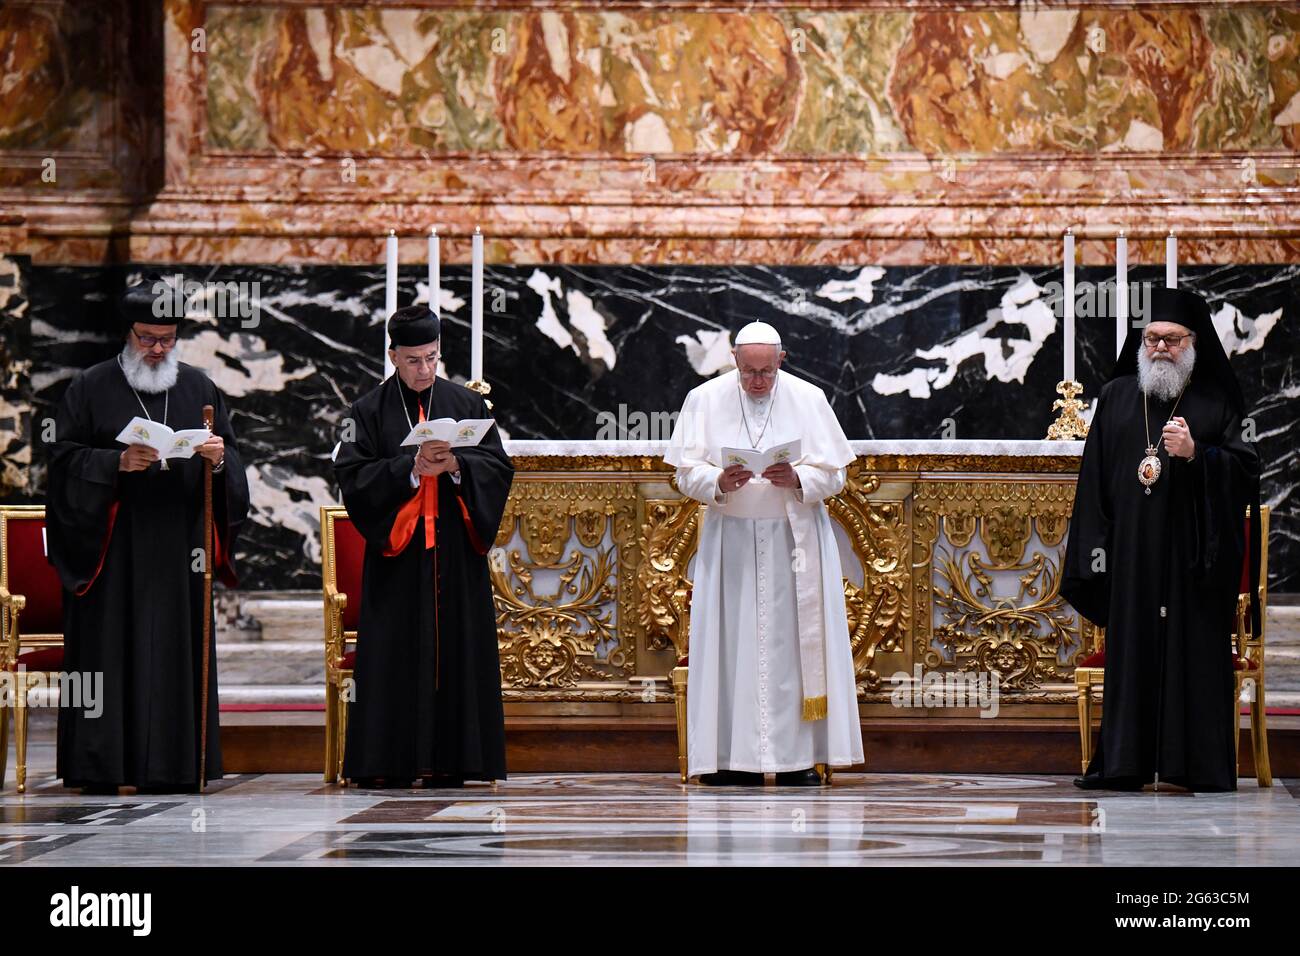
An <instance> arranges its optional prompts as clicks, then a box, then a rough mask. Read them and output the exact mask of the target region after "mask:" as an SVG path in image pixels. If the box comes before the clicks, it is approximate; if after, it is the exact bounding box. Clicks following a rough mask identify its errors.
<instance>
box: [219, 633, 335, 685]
mask: <svg viewBox="0 0 1300 956" xmlns="http://www.w3.org/2000/svg"><path fill="white" fill-rule="evenodd" d="M217 674H218V675H219V677H220V680H221V682H222V683H223V684H227V683H228V684H231V685H232V686H233V685H257V684H321V685H323V684H324V683H325V648H324V645H323V644H322V643H321V642H320V641H319V640H316V641H236V642H231V643H227V642H224V641H222V642H218V644H217Z"/></svg>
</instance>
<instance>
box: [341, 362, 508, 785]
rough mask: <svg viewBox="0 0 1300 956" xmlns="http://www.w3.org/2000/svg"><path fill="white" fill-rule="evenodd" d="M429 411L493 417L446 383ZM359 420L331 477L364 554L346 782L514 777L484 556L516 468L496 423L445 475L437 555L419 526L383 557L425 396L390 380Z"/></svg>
mask: <svg viewBox="0 0 1300 956" xmlns="http://www.w3.org/2000/svg"><path fill="white" fill-rule="evenodd" d="M427 395H428V392H427V391H426V392H421V393H420V395H419V400H420V401H425V400H426V396H427ZM403 403H405V404H406V410H405V411H403ZM431 404H432V406H433V407H432V410H429V409H426V410H425V412H426V417H427V418H429V419H435V418H452V419H456V420H460V419H465V418H491V417H492V415H491V413H490V412H489V411H488V409H487V406H486V404H485V403H484V402H483V399H482V397H481V396H480V395H478V394H477V393H476V392H472V391H470V390H469V389H467V388H463V387H462V386H460V385H456V384H454V383H452V382H448V381H446V380H445V379H441V378H440V379H437V380H436V382H435V385H434V387H433V398H432V402H431ZM408 415H409V416H410V417H409V419H408ZM348 419H349V421H350V422H351V423H352V424H353V425H354V427H355V435H352V436H349V435H347V434H344V436H343V439H344V440H343V441H341V443H340V445H339V450H338V453H337V455H336V457H335V464H334V470H335V474H336V476H337V478H338V481H339V486H340V488H341V490H342V493H343V503H344V505H345V506H346V507H347V510H348V516H349V517H350V518H351V519H352V521H353V523H354V524H355V526H356V528H357V530H358V531H359V532H360V533H361V535H362V537H364V538H365V541H366V554H365V563H364V566H363V570H362V582H361V615H360V621H359V623H358V627H357V659H356V671H355V675H354V676H355V681H356V686H355V690H356V697H355V700H354V701H353V702H352V703H351V704H350V705H349V709H348V726H347V744H346V747H345V750H344V757H343V775H344V776H345V777H347V778H349V779H352V780H357V779H365V778H373V777H383V778H385V779H387V780H414V779H415V778H416V777H420V776H427V775H444V774H445V775H451V776H460V777H463V778H465V779H467V780H469V779H474V780H503V779H505V776H506V754H505V713H504V708H503V706H502V702H501V663H500V658H499V651H498V647H497V628H496V612H495V608H494V605H493V601H492V582H491V578H490V577H489V572H488V563H487V552H488V550H489V549H490V548H491V547H492V545H493V541H494V539H495V538H496V533H497V527H498V525H499V524H500V523H501V516H502V514H503V513H504V511H505V506H506V498H507V497H508V496H509V494H510V482H511V479H512V478H513V475H514V466H513V465H511V463H510V458H509V457H508V456H507V455H506V453H505V449H504V448H503V447H502V445H501V437H500V435H499V433H498V430H497V429H496V428H491V429H489V430H488V433H487V434H486V435H485V436H484V437H483V440H482V441H481V442H480V443H479V444H478V445H477V446H475V447H473V448H456V449H453V454H454V455H455V456H456V460H457V461H458V463H459V466H460V477H461V480H460V483H459V484H456V483H455V482H454V481H453V480H452V477H451V476H450V475H448V474H441V475H439V476H438V478H437V483H438V518H437V522H436V526H437V544H436V546H435V547H433V548H432V549H427V550H426V548H425V542H424V532H423V529H422V527H418V526H417V528H416V529H415V533H414V534H413V535H412V536H411V538H410V540H409V541H408V542H407V544H406V547H405V548H404V549H403V550H402V551H401V553H400V554H397V555H395V556H393V557H385V556H384V549H385V548H386V547H387V546H388V543H389V535H390V533H391V532H392V529H393V524H394V521H395V520H396V518H397V514H398V511H399V510H400V509H401V507H402V506H403V505H405V504H406V503H407V502H408V501H410V500H411V499H412V497H414V496H415V495H416V494H417V491H416V490H415V489H413V488H412V487H411V482H410V475H411V467H412V465H413V462H414V458H415V453H416V451H417V449H416V448H415V447H414V446H408V447H406V448H402V447H401V441H402V439H404V438H405V437H406V435H407V433H408V432H409V431H410V424H409V423H410V422H413V421H417V420H418V419H419V414H418V409H417V407H416V395H415V393H413V392H412V391H411V390H410V389H408V388H406V386H404V385H402V384H401V381H400V379H399V377H398V376H397V375H393V376H391V377H389V378H388V379H387V380H386V381H385V382H384V383H383V384H382V385H380V386H378V387H377V388H375V389H374V390H373V391H371V392H369V393H367V394H366V395H364V396H363V397H362V398H360V399H359V400H358V401H357V402H356V404H355V405H353V406H352V409H351V410H350V411H349V413H348ZM349 438H352V439H353V440H348V439H349Z"/></svg>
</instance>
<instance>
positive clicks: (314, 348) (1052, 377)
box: [0, 260, 1300, 590]
mask: <svg viewBox="0 0 1300 956" xmlns="http://www.w3.org/2000/svg"><path fill="white" fill-rule="evenodd" d="M2 262H3V261H2V260H0V263H2ZM18 265H19V266H20V267H21V268H19V270H18V272H19V276H20V284H21V287H20V288H19V289H16V290H14V291H13V292H11V293H10V294H9V296H8V298H7V299H6V297H5V290H4V288H3V283H0V311H3V310H4V309H5V308H6V306H5V305H4V304H3V303H8V306H7V308H8V310H9V311H8V312H7V313H6V314H5V316H4V317H5V318H7V319H8V322H7V323H6V327H7V328H10V329H12V330H18V331H17V334H16V347H18V348H20V349H23V350H24V354H28V355H30V362H31V375H30V383H31V390H30V394H28V395H26V396H25V397H24V395H22V394H21V393H16V395H15V397H13V398H11V406H10V408H9V410H8V412H9V414H10V415H13V416H16V417H18V418H21V419H25V424H26V427H24V428H23V429H22V435H24V436H31V435H33V434H38V433H39V427H38V426H39V422H40V421H41V420H42V419H43V418H44V417H46V416H48V415H50V414H51V413H52V409H53V407H54V404H55V403H56V402H57V400H58V398H59V396H60V395H61V394H62V391H63V389H64V388H65V387H66V384H67V382H68V380H69V379H70V377H71V376H72V375H73V374H75V372H76V370H77V369H79V368H82V367H85V366H88V365H90V364H92V363H93V362H95V361H98V360H100V359H101V358H104V357H107V356H108V355H111V354H112V353H113V352H114V351H116V350H117V348H119V347H120V339H119V338H118V337H117V336H116V334H115V333H114V332H113V331H112V329H111V318H110V303H111V300H112V297H113V296H115V295H116V294H117V290H118V289H120V288H121V282H122V281H123V279H124V275H123V271H122V270H111V269H102V268H79V267H66V266H32V265H30V264H28V263H24V262H21V261H19V262H18ZM161 268H163V269H164V270H165V271H173V270H172V269H171V268H169V267H166V266H162V267H161ZM179 271H182V272H183V273H184V275H185V276H186V277H187V278H189V279H194V280H198V281H220V282H237V283H246V284H247V285H246V286H245V287H244V288H245V290H246V291H247V292H250V293H251V291H252V290H253V289H254V288H256V294H257V296H258V299H259V305H260V310H259V314H258V318H257V324H256V327H251V328H242V327H241V324H243V323H241V320H240V319H238V318H233V319H224V320H221V321H220V322H218V321H215V320H195V321H194V322H193V323H192V324H191V325H190V326H189V328H188V329H187V332H186V336H185V341H183V342H182V344H181V346H180V348H181V350H182V351H181V357H182V358H183V359H184V360H185V361H188V362H191V363H194V364H196V365H199V366H201V367H203V368H204V369H206V370H207V371H208V372H209V374H211V375H212V376H213V378H214V379H215V380H216V382H217V384H218V385H219V386H220V387H221V388H222V390H223V391H224V392H225V394H226V395H227V397H228V398H229V401H230V405H231V408H232V411H233V414H234V423H235V428H236V431H237V434H238V435H239V438H240V442H241V447H242V450H243V453H244V456H245V461H246V462H247V465H248V469H249V477H250V479H251V485H252V489H253V508H254V512H253V517H252V522H251V525H250V527H249V529H248V533H247V534H246V535H245V538H244V541H243V546H242V552H243V556H242V565H243V569H244V578H243V582H242V583H243V586H245V587H249V588H254V589H257V588H291V587H297V588H308V587H317V586H319V566H318V563H319V550H318V542H317V530H318V529H317V509H318V507H319V506H320V505H321V504H327V503H333V502H335V501H336V500H337V497H336V496H337V490H336V488H335V487H334V485H333V480H332V475H331V470H330V464H329V453H330V450H331V448H332V447H333V445H334V442H335V440H336V436H335V433H334V432H335V427H336V425H337V423H338V422H339V420H340V419H341V418H342V417H343V415H344V413H345V409H346V407H347V404H348V403H349V402H350V401H351V400H352V399H353V398H355V397H356V396H357V395H358V394H360V393H361V392H362V391H364V390H365V389H368V388H370V387H373V385H374V384H376V382H377V381H378V379H379V376H380V375H381V373H382V361H383V351H382V349H383V339H382V331H381V329H382V326H381V317H380V312H381V307H382V302H383V273H382V269H365V268H350V267H337V268H331V267H316V266H300V267H298V266H267V267H253V266H220V267H213V268H209V269H195V268H194V267H185V268H183V269H180V270H179ZM1163 275H1164V274H1163V270H1162V269H1158V268H1151V267H1141V268H1137V269H1134V270H1133V271H1132V272H1131V273H1130V277H1131V279H1132V280H1133V281H1134V282H1141V281H1163ZM1059 277H1060V271H1059V268H1058V269H1052V268H1041V267H1038V268H1031V267H1025V268H1013V267H1002V266H998V267H926V266H917V267H883V268H882V267H874V266H865V267H854V268H842V269H835V268H812V267H789V268H768V267H744V268H716V267H689V266H681V267H646V268H635V267H599V266H581V267H553V266H512V267H500V268H490V269H488V272H487V280H486V294H485V301H486V318H485V334H486V340H487V341H486V349H485V352H486V357H485V372H486V377H487V378H488V380H489V381H490V382H491V383H492V386H493V391H492V396H491V397H492V400H493V402H494V403H495V406H496V414H497V417H498V421H499V423H500V426H501V429H502V431H503V433H504V434H505V435H506V436H507V437H510V438H519V439H523V438H530V439H557V438H573V439H577V438H595V437H605V438H619V437H642V438H644V437H651V438H654V437H666V436H657V435H646V434H644V433H641V434H632V435H627V434H626V433H622V432H620V426H623V427H626V426H627V425H628V424H631V425H635V424H636V422H637V419H636V418H635V417H634V413H637V412H641V413H645V414H647V415H650V416H653V413H655V412H672V411H675V410H677V409H678V408H679V407H680V403H681V401H682V399H683V397H684V396H685V394H686V392H687V391H688V390H689V389H691V388H692V387H693V386H695V385H696V384H698V383H700V382H701V381H703V380H704V379H705V378H706V377H709V376H712V375H714V374H717V373H718V372H719V371H722V370H724V369H726V368H728V367H729V363H728V360H729V355H728V350H729V346H730V341H729V340H730V334H731V333H732V332H734V330H735V329H736V328H738V327H739V326H740V325H742V324H743V323H745V322H747V321H749V320H751V319H763V320H765V321H769V322H771V323H773V324H774V325H776V326H777V327H778V328H779V329H780V330H781V332H782V334H783V336H784V338H785V341H786V347H787V349H788V351H789V358H788V365H787V368H788V369H789V370H791V371H793V372H794V373H795V374H798V375H800V376H802V377H805V378H807V379H809V380H811V381H813V382H816V383H817V384H818V385H820V386H821V387H822V388H823V389H824V390H825V391H826V393H827V395H828V396H829V397H830V399H831V402H832V404H833V406H834V408H835V410H836V413H837V414H838V416H839V418H840V421H841V423H842V424H843V426H844V429H845V432H846V433H847V434H848V436H849V437H850V438H876V439H889V438H899V439H905V438H939V437H955V438H959V439H960V438H1022V439H1023V438H1041V437H1043V435H1044V434H1045V431H1046V428H1047V425H1048V424H1049V422H1050V420H1051V411H1050V410H1051V403H1052V400H1053V399H1054V398H1055V395H1054V393H1053V389H1054V387H1055V384H1056V382H1057V381H1058V380H1059V379H1060V377H1061V367H1062V354H1061V346H1062V333H1061V328H1060V322H1059V320H1058V318H1057V316H1056V315H1055V314H1054V312H1053V309H1052V308H1051V307H1049V304H1048V291H1047V287H1048V283H1051V282H1053V281H1059ZM1111 278H1113V271H1111V270H1103V269H1092V268H1084V269H1081V270H1080V272H1079V275H1078V280H1079V282H1080V283H1081V284H1082V283H1085V282H1104V281H1105V280H1107V279H1111ZM1180 281H1181V282H1182V283H1183V284H1185V285H1186V286H1188V287H1189V288H1193V289H1195V290H1197V291H1199V292H1201V293H1202V294H1204V295H1206V296H1207V298H1208V299H1209V300H1210V303H1211V307H1212V310H1213V312H1214V316H1215V324H1216V327H1217V328H1218V330H1219V332H1220V336H1221V338H1222V339H1223V341H1224V342H1225V344H1226V346H1227V347H1228V349H1229V351H1230V352H1231V354H1232V360H1233V365H1234V367H1235V369H1236V371H1237V374H1238V376H1239V377H1240V379H1241V382H1242V384H1243V387H1244V388H1245V391H1246V395H1247V399H1248V401H1249V403H1250V407H1251V414H1252V416H1253V417H1254V419H1255V421H1256V431H1257V434H1258V436H1259V442H1260V445H1259V447H1260V451H1261V455H1262V456H1263V458H1264V460H1265V463H1266V472H1265V479H1264V498H1265V501H1266V502H1267V503H1269V504H1271V505H1272V506H1273V510H1274V518H1273V537H1272V543H1271V551H1270V560H1271V567H1270V571H1271V574H1270V577H1271V586H1272V587H1273V588H1275V589H1281V590H1295V589H1296V586H1297V583H1300V579H1298V577H1297V572H1298V571H1300V566H1298V565H1300V547H1298V544H1300V522H1298V521H1297V517H1296V503H1297V498H1298V496H1300V487H1298V486H1300V468H1298V467H1297V466H1298V465H1300V452H1298V451H1297V448H1300V425H1298V423H1297V415H1296V407H1297V405H1296V401H1295V400H1296V398H1297V396H1298V395H1300V381H1297V368H1296V364H1297V363H1296V358H1297V350H1296V346H1295V341H1296V335H1297V331H1298V330H1297V328H1296V323H1297V314H1296V312H1295V308H1296V302H1297V301H1300V267H1297V266H1282V267H1277V266H1233V267H1221V268H1207V267H1191V268H1184V269H1183V270H1182V271H1181V272H1180ZM254 283H255V284H256V286H255V287H254V285H253V284H254ZM468 293H469V276H468V270H467V269H465V268H462V267H447V266H445V267H444V269H443V282H442V290H441V296H440V304H441V308H442V312H443V316H444V319H445V325H444V334H443V357H444V363H445V368H444V372H445V374H446V375H447V376H448V377H449V378H451V379H452V380H455V381H460V382H464V381H465V379H466V377H467V372H468V342H467V334H468V311H469V309H468V302H467V297H468ZM418 301H428V286H427V282H426V277H425V271H424V268H423V267H422V266H407V267H404V268H403V269H402V271H401V275H400V290H399V303H400V304H403V305H405V304H408V303H411V302H418ZM247 321H250V320H244V322H247ZM1078 329H1079V337H1080V342H1079V349H1078V358H1077V361H1078V377H1079V378H1080V380H1081V381H1082V382H1083V383H1084V386H1085V389H1086V394H1085V397H1086V398H1094V397H1095V396H1096V394H1097V391H1098V389H1099V387H1100V384H1101V382H1102V381H1103V380H1104V376H1105V374H1106V373H1107V372H1108V370H1109V368H1110V365H1111V363H1112V361H1113V358H1114V323H1113V320H1112V319H1110V318H1100V319H1086V318H1081V319H1080V320H1079V323H1078ZM24 406H26V407H30V409H31V411H30V413H25V412H24ZM602 426H603V427H602ZM32 453H33V449H32V448H31V445H30V442H29V441H27V440H24V439H22V438H15V439H13V440H12V441H11V443H10V445H9V447H8V448H7V449H6V450H5V462H6V469H7V471H6V473H7V474H9V473H17V472H23V473H24V475H25V476H26V477H28V478H29V481H28V482H27V483H26V485H25V486H23V487H21V488H12V489H11V494H14V495H18V496H22V497H32V496H39V495H40V493H41V489H42V488H43V485H44V464H43V456H42V453H41V449H40V447H39V443H38V446H37V448H36V449H35V454H34V456H33V457H34V459H35V461H34V465H33V467H32V468H31V469H30V471H29V472H25V471H24V470H23V469H21V468H20V467H19V465H20V463H21V462H23V461H24V460H25V458H26V456H29V455H32ZM9 469H12V471H10V470H9Z"/></svg>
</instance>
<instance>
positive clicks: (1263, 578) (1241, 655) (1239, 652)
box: [1074, 505, 1273, 787]
mask: <svg viewBox="0 0 1300 956" xmlns="http://www.w3.org/2000/svg"><path fill="white" fill-rule="evenodd" d="M1268 519H1269V509H1268V506H1267V505H1265V506H1263V507H1261V508H1260V509H1259V527H1260V536H1261V538H1262V540H1263V542H1264V545H1263V547H1262V548H1261V549H1260V562H1259V564H1260V567H1259V610H1260V622H1259V624H1260V628H1259V629H1260V633H1259V634H1254V633H1252V629H1251V621H1250V564H1249V561H1250V555H1249V553H1247V555H1246V556H1245V558H1244V559H1243V567H1242V570H1241V586H1240V588H1239V589H1238V591H1239V593H1238V595H1237V621H1236V626H1235V628H1234V631H1233V634H1232V635H1231V639H1232V668H1233V674H1234V681H1233V697H1232V701H1233V706H1232V725H1233V730H1234V733H1233V735H1232V741H1233V747H1234V748H1235V751H1236V752H1238V759H1240V753H1239V751H1240V749H1241V748H1240V740H1241V730H1240V723H1241V699H1242V694H1243V692H1245V693H1246V697H1247V700H1248V702H1249V704H1250V742H1251V750H1252V752H1253V754H1254V757H1255V779H1256V780H1257V781H1258V782H1259V785H1260V786H1261V787H1271V786H1273V770H1272V766H1271V765H1270V763H1269V759H1268V719H1267V715H1266V714H1265V710H1264V633H1263V632H1264V615H1265V613H1266V611H1267V608H1268ZM1247 546H1249V537H1248V538H1247ZM1104 635H1105V632H1104V631H1098V638H1097V640H1098V644H1097V647H1096V649H1094V651H1093V652H1092V653H1091V654H1089V655H1088V656H1087V657H1084V658H1082V659H1081V660H1080V661H1079V666H1078V667H1076V668H1075V670H1074V688H1075V694H1076V697H1077V700H1078V707H1079V744H1080V749H1081V751H1082V754H1083V772H1084V773H1087V772H1088V764H1089V763H1091V762H1092V703H1093V697H1094V695H1099V694H1100V693H1101V688H1102V686H1103V684H1104V682H1105V673H1106V672H1105V663H1106V649H1105V646H1104V644H1103V643H1102V641H1103V640H1104Z"/></svg>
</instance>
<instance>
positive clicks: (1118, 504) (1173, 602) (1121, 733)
mask: <svg viewBox="0 0 1300 956" xmlns="http://www.w3.org/2000/svg"><path fill="white" fill-rule="evenodd" d="M1140 318H1142V319H1145V320H1146V322H1147V324H1146V325H1145V326H1144V327H1137V328H1133V329H1132V330H1131V331H1130V332H1129V335H1128V340H1127V341H1126V342H1125V343H1124V347H1123V350H1122V351H1121V353H1120V357H1119V359H1118V361H1117V362H1116V365H1115V370H1114V372H1113V373H1112V375H1111V378H1110V380H1109V381H1108V382H1107V384H1106V385H1105V386H1104V387H1103V388H1102V390H1101V400H1100V405H1099V406H1098V408H1097V412H1096V415H1095V416H1094V417H1093V421H1092V424H1091V427H1090V429H1089V432H1088V440H1087V443H1086V444H1085V446H1084V451H1083V461H1082V463H1081V465H1080V472H1079V483H1078V490H1077V493H1076V496H1075V500H1074V514H1073V517H1072V518H1071V520H1070V537H1069V544H1068V545H1067V552H1066V563H1065V568H1064V575H1063V580H1062V584H1061V593H1062V595H1063V596H1064V597H1065V599H1066V600H1068V601H1069V602H1070V603H1071V604H1072V605H1073V606H1074V608H1075V609H1076V610H1077V611H1078V612H1079V613H1080V614H1082V615H1083V616H1084V617H1086V618H1087V619H1088V620H1090V621H1092V622H1093V623H1094V624H1096V625H1098V626H1100V627H1104V628H1105V629H1106V643H1105V688H1104V692H1103V699H1102V718H1101V739H1100V743H1099V745H1098V747H1097V750H1096V752H1095V754H1094V755H1093V758H1092V763H1091V764H1090V765H1089V767H1088V769H1087V772H1086V773H1085V775H1084V776H1083V777H1081V778H1079V779H1078V780H1076V781H1075V783H1076V784H1077V785H1078V786H1081V787H1084V788H1086V789H1110V790H1139V789H1141V788H1142V787H1143V786H1145V785H1147V784H1151V783H1154V784H1155V785H1156V786H1157V787H1159V785H1160V784H1161V783H1171V784H1174V785H1177V786H1181V787H1184V788H1187V789H1189V790H1200V791H1222V790H1235V789H1236V786H1237V770H1236V766H1235V752H1234V740H1233V738H1234V736H1235V735H1236V734H1237V732H1238V731H1237V726H1238V719H1237V702H1236V700H1235V699H1234V679H1233V659H1232V644H1231V635H1232V633H1233V625H1234V616H1235V610H1236V602H1237V594H1238V592H1239V589H1240V587H1241V582H1242V577H1243V575H1242V567H1243V556H1244V555H1245V554H1247V553H1249V555H1250V562H1249V574H1248V581H1249V582H1250V588H1251V591H1252V616H1253V619H1254V621H1255V625H1256V628H1257V629H1258V614H1259V606H1258V601H1257V596H1258V595H1257V594H1255V593H1254V592H1255V591H1256V590H1257V587H1256V582H1257V580H1258V568H1259V531H1258V527H1259V526H1258V515H1259V459H1258V456H1257V454H1256V451H1255V448H1254V446H1253V444H1252V443H1251V441H1248V440H1247V438H1248V437H1249V436H1248V433H1247V432H1245V431H1244V430H1243V421H1242V419H1243V416H1244V415H1245V411H1246V410H1245V404H1244V400H1243V398H1242V393H1241V387H1240V385H1239V384H1238V382H1237V379H1236V378H1235V376H1234V375H1233V372H1232V369H1231V367H1230V366H1229V364H1228V357H1227V355H1226V354H1225V352H1224V350H1223V346H1222V345H1221V344H1220V342H1219V338H1218V335H1217V333H1216V332H1215V329H1214V324H1213V322H1212V321H1211V319H1210V311H1209V307H1208V306H1207V304H1206V302H1205V300H1204V299H1202V298H1201V297H1200V296H1198V295H1196V294H1194V293H1192V292H1189V291H1187V290H1184V289H1165V288H1156V289H1153V290H1152V295H1151V300H1150V312H1149V314H1148V315H1146V316H1141V317H1140ZM1247 506H1251V513H1252V517H1251V519H1250V530H1249V532H1248V531H1247V519H1246V513H1247ZM1257 633H1258V630H1257Z"/></svg>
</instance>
